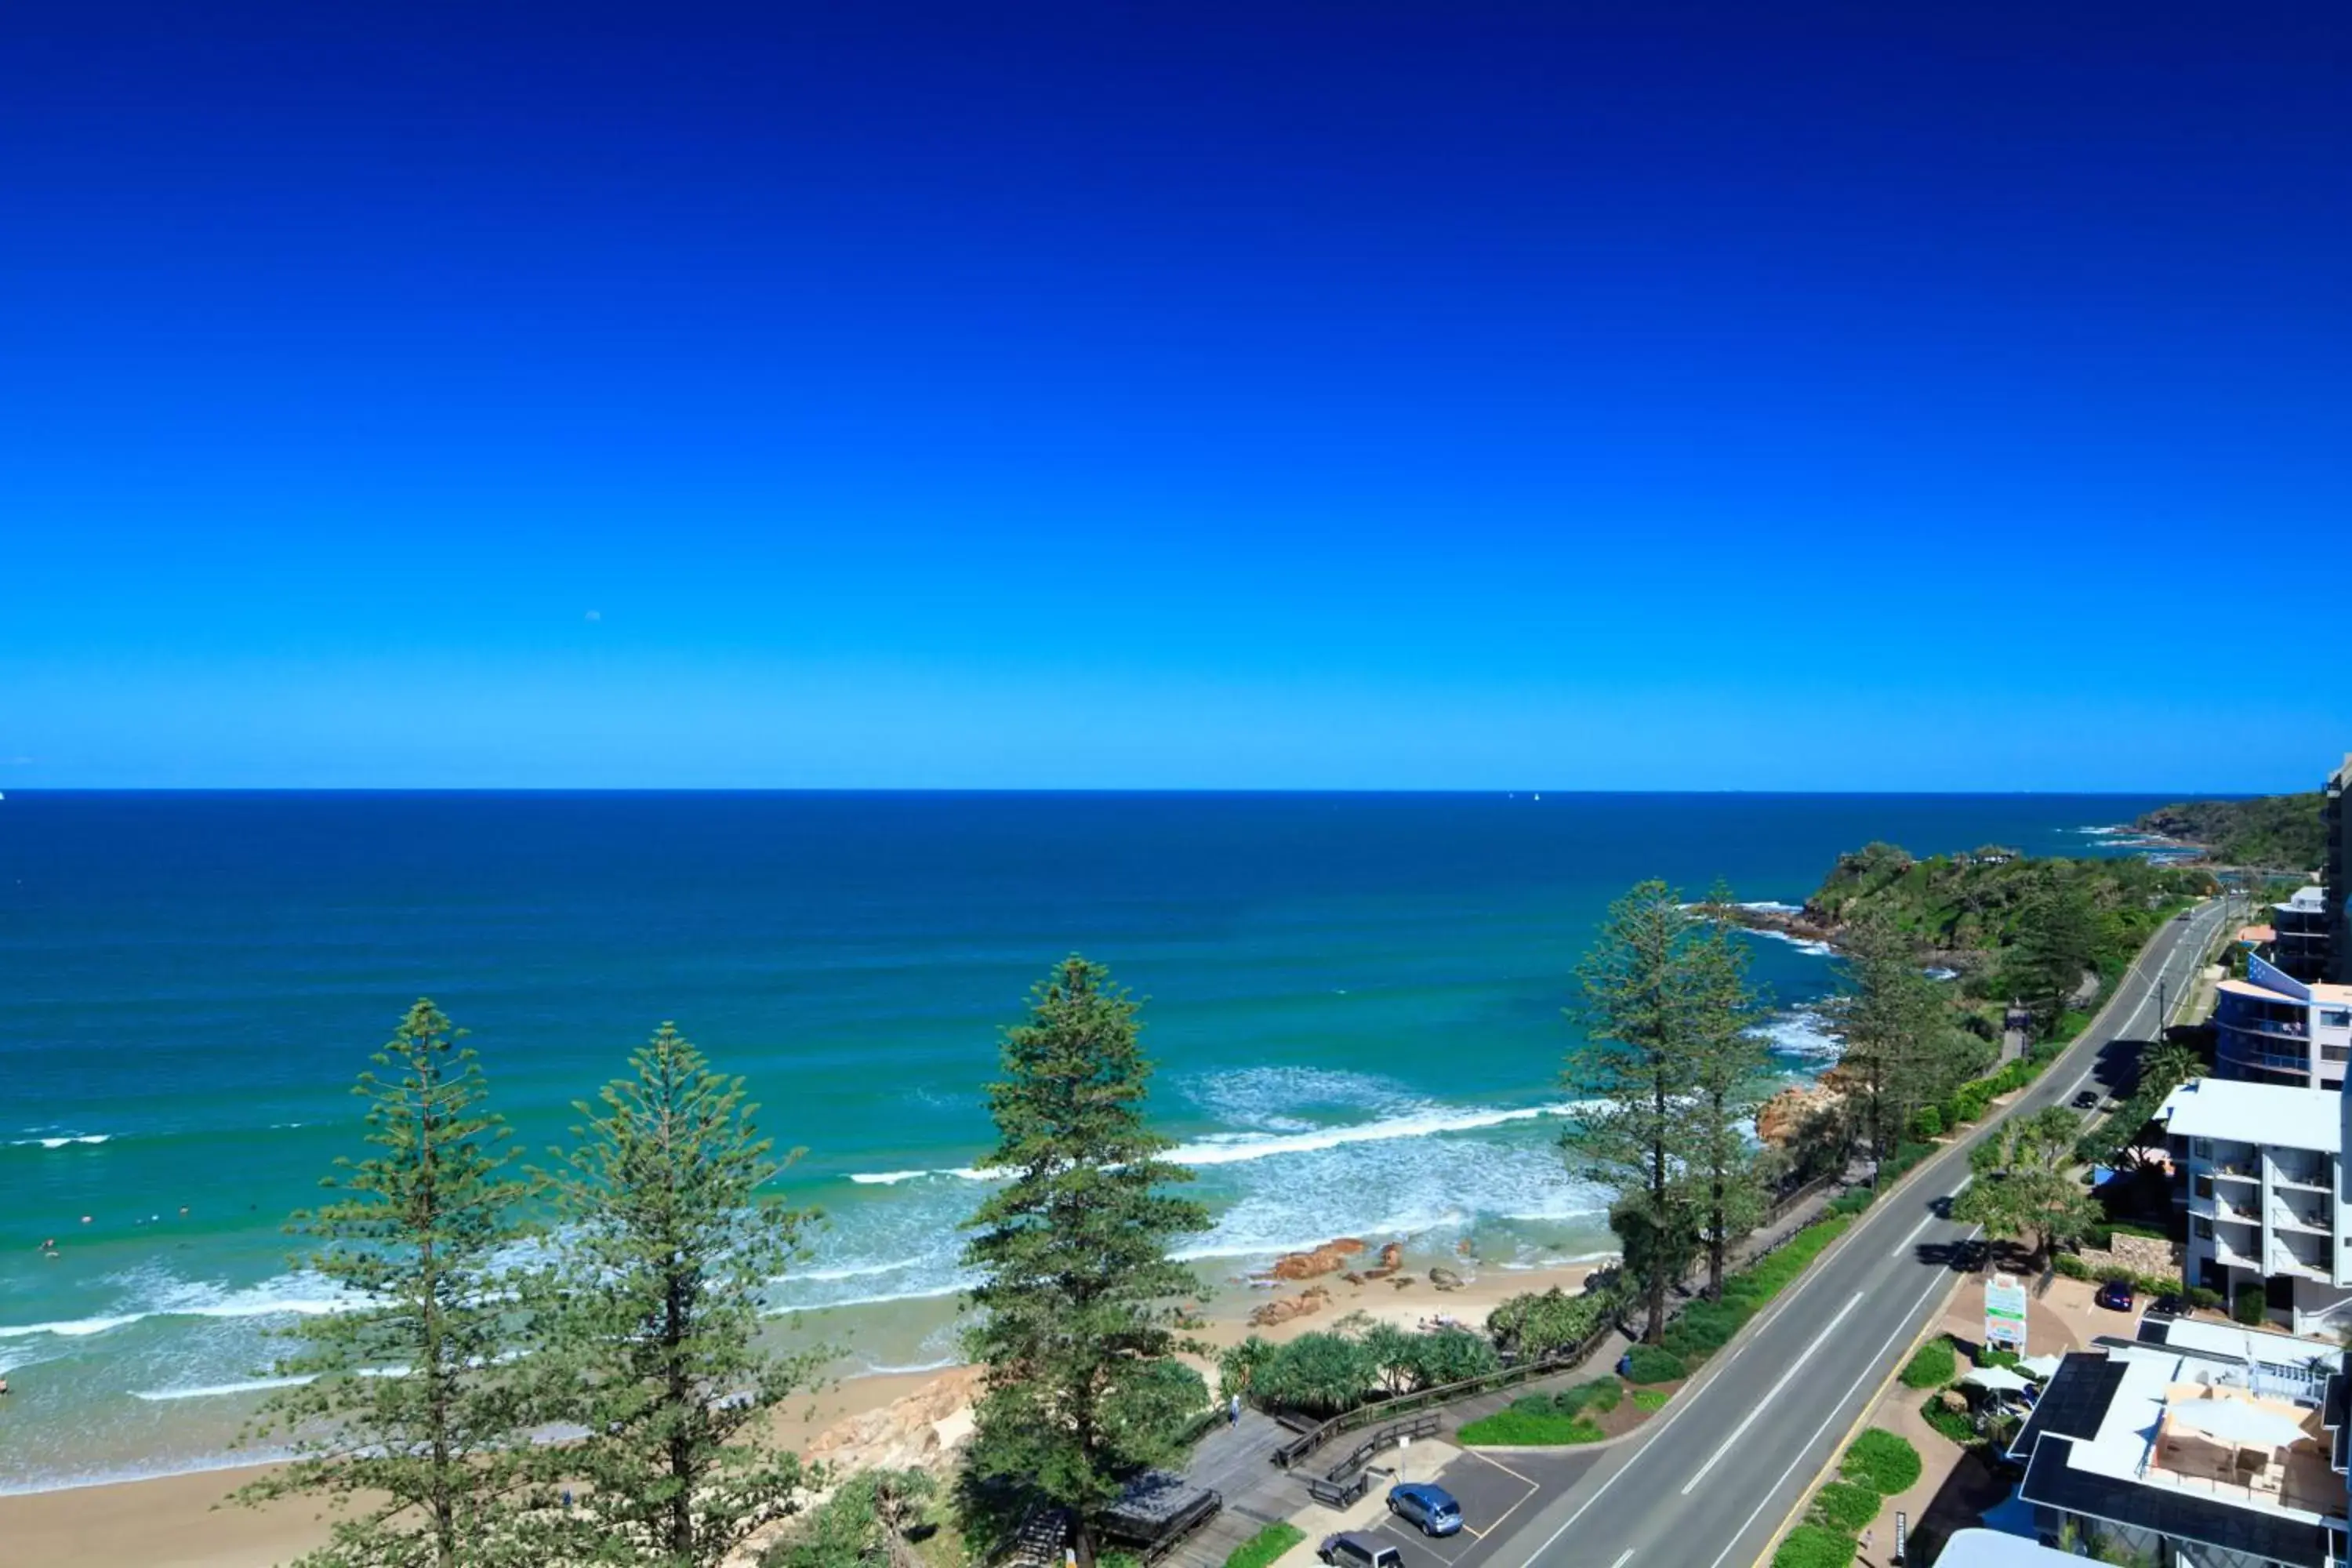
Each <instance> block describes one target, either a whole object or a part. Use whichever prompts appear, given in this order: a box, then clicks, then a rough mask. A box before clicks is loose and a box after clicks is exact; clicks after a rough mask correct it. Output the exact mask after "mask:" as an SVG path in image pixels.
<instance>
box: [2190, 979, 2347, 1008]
mask: <svg viewBox="0 0 2352 1568" xmlns="http://www.w3.org/2000/svg"><path fill="white" fill-rule="evenodd" d="M2304 988H2305V990H2307V991H2309V992H2310V993H2311V999H2312V1000H2313V1001H2315V1002H2327V1003H2332V1004H2338V1005H2341V1004H2346V1003H2352V985H2336V984H2331V983H2330V982H2328V981H2325V980H2307V981H2305V982H2304ZM2221 989H2222V990H2224V991H2226V992H2228V993H2229V994H2231V995H2232V996H2245V997H2250V998H2252V1000H2254V1001H2256V1002H2289V1003H2299V1002H2301V1001H2302V1000H2303V998H2301V997H2300V996H2290V995H2288V994H2286V993H2285V992H2284V991H2273V990H2272V989H2271V988H2270V987H2269V986H2267V985H2257V984H2254V983H2253V982H2252V981H2251V980H2224V981H2222V982H2221Z"/></svg>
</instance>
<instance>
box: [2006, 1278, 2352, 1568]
mask: <svg viewBox="0 0 2352 1568" xmlns="http://www.w3.org/2000/svg"><path fill="white" fill-rule="evenodd" d="M2098 1343H2099V1346H2100V1347H2101V1348H2099V1349H2096V1350H2092V1351H2087V1352H2086V1351H2077V1352H2073V1353H2071V1354H2069V1355H2067V1356H2066V1357H2064V1358H2063V1360H2062V1361H2061V1362H2060V1363H2059V1365H2058V1370H2057V1372H2056V1373H2054V1374H2053V1376H2052V1377H2051V1379H2050V1382H2049V1384H2048V1386H2047V1387H2046V1388H2045V1389H2044V1390H2043V1392H2042V1396H2041V1398H2040V1399H2039V1400H2037V1401H2036V1402H2035V1405H2034V1408H2033V1414H2032V1416H2031V1417H2029V1418H2028V1419H2027V1421H2026V1423H2025V1425H2024V1426H2023V1427H2022V1428H2021V1429H2020V1430H2019V1432H2018V1435H2017V1438H2016V1441H2015V1442H2013V1443H2012V1444H2011V1446H2010V1449H2009V1457H2010V1458H2011V1459H2013V1460H2016V1461H2017V1462H2018V1463H2020V1464H2021V1465H2023V1466H2024V1467H2025V1479H2023V1480H2022V1481H2021V1482H2020V1483H2019V1484H2018V1489H2017V1496H2018V1499H2019V1500H2020V1501H2021V1502H2023V1503H2025V1504H2027V1505H2028V1506H2030V1507H2031V1508H2032V1521H2033V1529H2034V1531H2035V1533H2036V1534H2037V1535H2038V1536H2039V1538H2040V1539H2041V1541H2042V1542H2043V1543H2044V1544H2051V1545H2054V1544H2056V1543H2057V1542H2059V1541H2060V1540H2061V1539H2069V1540H2071V1541H2072V1542H2076V1543H2079V1544H2078V1546H2077V1550H2081V1549H2082V1548H2084V1547H2091V1548H2094V1549H2095V1550H2097V1551H2099V1552H2106V1551H2108V1550H2109V1549H2111V1548H2116V1547H2120V1548H2123V1549H2124V1550H2126V1551H2127V1552H2137V1553H2139V1554H2141V1557H2142V1558H2143V1559H2145V1560H2147V1561H2153V1562H2158V1563H2166V1564H2168V1565H2170V1568H2340V1565H2341V1564H2342V1563H2343V1562H2344V1556H2343V1552H2342V1543H2343V1542H2344V1540H2345V1531H2347V1528H2352V1518H2347V1485H2346V1480H2347V1453H2346V1447H2347V1437H2352V1429H2348V1428H2347V1403H2352V1401H2347V1379H2346V1376H2345V1373H2344V1370H2343V1362H2344V1352H2341V1351H2339V1350H2337V1349H2336V1347H2335V1346H2334V1345H2332V1344H2326V1343H2321V1342H2314V1341H2309V1340H2296V1339H2290V1338H2288V1337H2286V1336H2285V1335H2283V1334H2267V1333H2249V1332H2247V1331H2243V1330H2231V1329H2225V1328H2220V1327H2216V1326H2214V1325H2210V1324H2204V1323H2188V1322H2179V1323H2170V1322H2165V1321H2159V1320H2157V1319H2153V1318H2151V1319H2146V1320H2143V1321H2142V1322H2141V1323H2140V1326H2139V1334H2138V1338H2137V1340H2117V1339H2110V1338H2105V1337H2103V1338H2102V1339H2101V1340H2100V1341H2099V1342H2098ZM2117 1560H2118V1559H2116V1558H2113V1557H2106V1556H2103V1557H2102V1558H2101V1561H2105V1562H2114V1561H2117ZM1993 1561H1999V1559H1997V1558H1996V1559H1993Z"/></svg>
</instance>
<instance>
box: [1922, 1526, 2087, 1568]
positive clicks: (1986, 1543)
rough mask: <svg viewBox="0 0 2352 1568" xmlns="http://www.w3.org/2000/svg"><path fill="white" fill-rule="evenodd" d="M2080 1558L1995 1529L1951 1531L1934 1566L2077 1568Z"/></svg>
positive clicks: (1955, 1567) (1966, 1567)
mask: <svg viewBox="0 0 2352 1568" xmlns="http://www.w3.org/2000/svg"><path fill="white" fill-rule="evenodd" d="M2082 1561H2083V1560H2082V1559H2081V1558H2079V1557H2077V1556H2075V1555H2074V1553H2073V1552H2061V1551H2059V1550H2058V1549H2057V1548H2056V1547H2054V1546H2044V1545H2042V1543H2041V1542H2035V1541H2028V1540H2026V1539H2025V1538H2024V1537H2022V1536H2018V1535H2004V1534H2003V1533H2001V1532H2000V1531H1998V1530H1961V1531H1954V1532H1953V1533H1952V1536H1951V1538H1950V1539H1949V1540H1948V1541H1946V1542H1944V1550H1943V1551H1942V1552H1939V1553H1937V1557H1936V1568H2058V1565H2059V1564H2060V1563H2065V1564H2068V1565H2069V1568H2080V1565H2081V1563H2082Z"/></svg>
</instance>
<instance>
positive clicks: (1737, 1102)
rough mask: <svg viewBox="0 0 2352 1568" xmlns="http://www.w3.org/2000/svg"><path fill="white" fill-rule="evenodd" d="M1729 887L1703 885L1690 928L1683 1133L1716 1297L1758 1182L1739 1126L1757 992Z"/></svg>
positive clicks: (1745, 1227) (1759, 1197)
mask: <svg viewBox="0 0 2352 1568" xmlns="http://www.w3.org/2000/svg"><path fill="white" fill-rule="evenodd" d="M1731 901H1732V900H1731V889H1728V888H1727V887H1724V886H1723V885H1722V884H1721V883H1717V885H1716V887H1715V889H1714V890H1713V891H1711V892H1710V893H1709V894H1708V895H1707V915H1708V918H1707V920H1706V922H1705V923H1704V924H1703V925H1702V926H1701V927H1700V928H1699V930H1698V931H1696V932H1695V933H1694V934H1693V937H1692V940H1691V941H1690V942H1689V944H1688V951H1687V953H1686V955H1685V962H1686V963H1688V966H1689V969H1690V978H1691V987H1690V988H1691V1007H1690V1013H1691V1017H1690V1047H1689V1048H1690V1055H1691V1091H1690V1094H1689V1096H1688V1098H1687V1099H1686V1100H1685V1101H1684V1110H1685V1121H1686V1126H1685V1129H1684V1132H1683V1143H1684V1147H1685V1150H1686V1151H1687V1152H1688V1158H1689V1174H1690V1178H1691V1181H1692V1184H1693V1185H1694V1186H1695V1187H1696V1204H1697V1207H1698V1211H1699V1224H1698V1230H1699V1234H1700V1237H1701V1238H1702V1239H1703V1240H1704V1242H1705V1244H1706V1294H1707V1300H1711V1301H1719V1300H1722V1299H1723V1276H1724V1268H1725V1261H1726V1258H1725V1255H1726V1254H1727V1252H1728V1251H1729V1249H1730V1246H1731V1243H1732V1242H1733V1241H1734V1240H1736V1239H1738V1237H1743V1236H1745V1235H1747V1234H1748V1232H1749V1231H1750V1230H1752V1229H1754V1228H1755V1227H1756V1225H1757V1223H1758V1222H1759V1220H1761V1219H1762V1218H1763V1216H1764V1184H1763V1182H1762V1180H1761V1176H1760V1171H1759V1164H1758V1160H1757V1152H1756V1147H1755V1144H1754V1142H1752V1141H1751V1139H1750V1137H1749V1135H1748V1134H1749V1129H1750V1128H1752V1127H1753V1126H1754V1125H1755V1121H1756V1112H1757V1110H1758V1109H1759V1107H1761V1106H1762V1105H1763V1103H1764V1099H1765V1085H1766V1083H1767V1081H1768V1080H1767V1078H1766V1074H1767V1073H1769V1071H1770V1070H1771V1057H1770V1054H1769V1050H1768V1049H1767V1047H1766V1044H1765V1039H1764V1037H1763V1035H1762V1034H1761V1033H1760V1032H1759V1027H1758V1026H1759V1024H1760V1023H1761V1022H1762V1017H1763V1001H1762V998H1761V997H1760V996H1759V994H1758V993H1757V991H1756V989H1755V987H1753V986H1752V985H1750V984H1748V947H1747V945H1746V943H1744V942H1741V941H1740V940H1739V939H1738V937H1737V936H1735V935H1734V934H1733V931H1734V926H1733V921H1732V920H1731Z"/></svg>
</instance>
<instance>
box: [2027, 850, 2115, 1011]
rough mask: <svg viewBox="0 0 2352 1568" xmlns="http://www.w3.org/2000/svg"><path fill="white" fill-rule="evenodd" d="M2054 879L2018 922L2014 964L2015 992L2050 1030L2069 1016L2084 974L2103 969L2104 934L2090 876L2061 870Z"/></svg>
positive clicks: (2054, 874)
mask: <svg viewBox="0 0 2352 1568" xmlns="http://www.w3.org/2000/svg"><path fill="white" fill-rule="evenodd" d="M2101 925H2102V922H2101V920H2100V916H2099V910H2098V906H2097V904H2096V903H2095V902H2094V901H2093V899H2092V894H2091V889H2090V887H2089V886H2088V883H2087V878H2086V876H2085V875H2077V874H2069V873H2068V871H2067V870H2065V869H2064V868H2053V880H2052V881H2051V882H2050V883H2049V884H2048V885H2046V886H2045V887H2043V888H2042V889H2041V890H2040V891H2039V892H2037V893H2036V894H2035V895H2034V897H2033V899H2032V901H2031V902H2030V903H2028V904H2027V905H2026V907H2025V909H2024V911H2023V912H2022V913H2021V915H2020V916H2019V917H2018V928H2017V945H2016V949H2015V951H2014V952H2012V953H2011V957H2010V962H2009V977H2010V984H2011V988H2012V989H2013V990H2014V992H2015V993H2016V994H2017V997H2018V999H2019V1000H2020V1001H2021V1002H2023V1003H2024V1004H2025V1005H2026V1006H2028V1007H2029V1008H2031V1009H2032V1013H2033V1018H2034V1022H2035V1024H2036V1025H2037V1026H2040V1027H2041V1028H2042V1029H2043V1030H2044V1031H2047V1030H2048V1029H2050V1028H2051V1027H2052V1026H2054V1025H2055V1024H2056V1023H2057V1022H2058V1020H2059V1019H2060V1018H2062V1017H2063V1016H2065V1012H2066V1004H2067V1002H2068V1001H2069V1000H2070V999H2071V998H2072V997H2073V996H2074V993H2075V991H2076V990H2077V989H2078V988H2080V986H2081V985H2082V984H2083V977H2084V974H2085V973H2088V972H2090V971H2092V970H2095V969H2096V968H2097V967H2098V956H2099V946H2100V937H2101V934H2102V931H2101Z"/></svg>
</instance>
